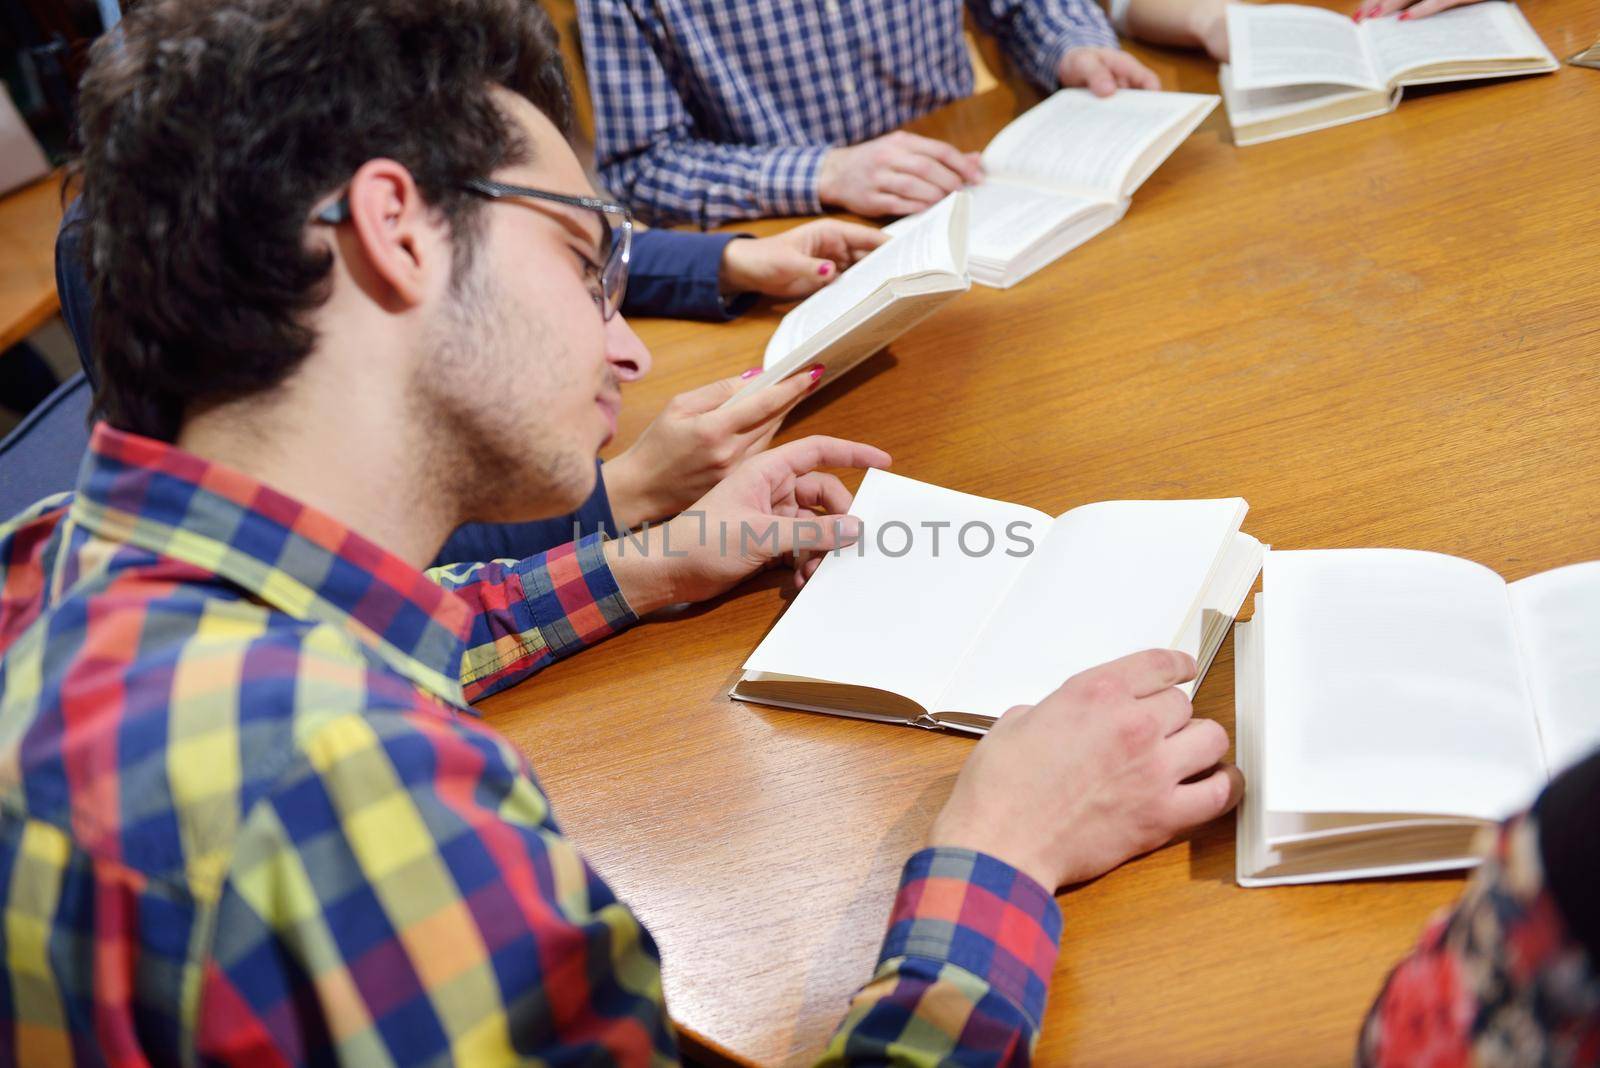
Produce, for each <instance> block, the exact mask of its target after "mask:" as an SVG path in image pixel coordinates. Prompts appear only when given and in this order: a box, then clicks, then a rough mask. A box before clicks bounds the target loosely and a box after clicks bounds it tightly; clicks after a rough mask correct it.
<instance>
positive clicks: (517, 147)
mask: <svg viewBox="0 0 1600 1068" xmlns="http://www.w3.org/2000/svg"><path fill="white" fill-rule="evenodd" d="M494 85H499V86H503V87H505V88H506V89H509V90H511V91H512V92H515V93H518V94H520V95H522V96H524V97H526V98H527V99H528V100H529V101H531V102H532V103H533V104H534V105H535V106H536V107H538V108H539V109H540V110H541V111H542V112H544V114H545V115H546V116H548V117H549V118H550V120H551V121H552V122H553V123H554V124H555V125H556V127H557V128H558V129H560V130H561V132H562V133H563V134H568V133H569V132H570V129H571V122H572V99H571V94H570V91H569V89H568V87H567V79H566V75H565V72H564V71H563V70H562V66H561V55H560V52H559V50H558V47H557V42H556V34H555V31H554V29H553V28H552V27H551V24H550V20H549V18H548V17H547V16H546V15H545V13H544V10H543V8H542V7H540V5H539V2H538V0H145V2H144V3H141V4H140V5H139V6H138V7H137V8H135V9H134V10H133V12H132V13H131V14H130V15H129V16H128V17H127V18H126V19H125V20H124V21H123V23H122V27H121V29H120V32H118V33H113V34H108V35H107V36H106V37H105V38H104V39H102V40H101V41H100V42H99V43H98V44H97V45H96V46H95V50H94V54H93V57H92V60H91V65H90V69H89V71H88V73H87V74H86V75H85V76H84V80H83V87H82V98H81V110H80V114H81V126H82V129H81V137H82V143H83V146H84V151H83V157H82V160H81V172H82V179H83V182H84V196H85V197H86V205H87V215H88V226H87V231H86V245H87V249H88V257H89V276H90V281H91V285H92V287H93V292H94V301H95V327H94V360H95V363H96V365H97V366H98V368H99V372H100V375H99V377H100V387H99V393H98V395H97V397H96V402H97V405H98V407H99V409H100V411H101V412H102V413H103V414H104V416H105V418H106V419H108V420H109V421H110V422H111V423H112V425H114V426H117V427H119V428H121V429H124V430H131V431H133V432H135V433H138V434H144V435H147V436H150V437H154V438H160V439H162V440H165V441H171V440H174V439H175V438H176V436H177V434H178V430H179V428H180V427H181V425H182V422H183V419H184V417H185V414H186V413H187V412H189V411H190V410H192V409H193V408H195V407H196V406H205V405H210V404H214V403H219V402H224V401H229V400H234V399H238V398H240V397H245V396H249V395H252V394H255V393H259V392H262V391H265V390H270V389H272V388H274V387H276V386H277V385H279V384H280V383H282V382H283V381H284V379H285V378H287V377H288V376H289V374H290V373H291V372H292V371H294V369H295V368H296V367H297V366H298V365H299V364H300V362H301V361H302V360H303V359H304V358H305V356H306V354H307V353H309V352H310V351H311V348H312V345H313V344H314V342H315V340H316V339H315V335H314V332H313V331H312V330H311V329H310V328H309V327H308V326H307V324H306V321H305V320H306V315H307V313H308V312H309V311H311V310H312V309H314V308H316V307H317V306H318V305H319V304H321V303H322V301H323V300H325V299H326V296H327V286H326V284H325V283H326V281H327V278H328V274H329V271H330V268H331V267H332V257H331V255H330V254H328V253H326V252H316V251H312V250H310V249H308V248H307V245H306V241H305V233H306V225H307V221H308V219H309V218H310V215H311V210H312V208H313V206H314V205H315V204H316V203H317V201H319V200H320V199H322V198H324V197H326V196H328V195H329V194H330V193H333V192H335V191H336V190H338V188H339V187H340V186H341V185H342V184H343V183H345V182H347V181H348V180H349V179H350V177H351V176H352V175H353V174H354V173H355V172H356V170H358V169H359V168H360V167H361V165H362V164H363V163H365V162H367V161H368V160H370V159H374V158H377V157H386V158H390V159H394V160H397V161H399V162H400V163H402V164H403V165H404V166H405V167H406V168H407V169H409V170H410V172H411V174H412V176H413V178H414V179H415V181H416V183H417V186H418V188H419V189H420V191H421V193H422V196H423V198H424V199H425V200H426V201H427V202H428V203H429V204H430V205H432V206H434V207H435V208H437V209H438V210H439V211H440V212H441V213H443V215H444V217H445V218H446V219H448V221H449V223H450V226H451V230H452V234H453V236H454V237H455V240H456V265H457V268H458V270H459V268H460V266H461V265H462V263H463V262H470V255H471V249H472V244H473V238H474V235H475V224H476V222H477V218H478V216H477V212H478V211H479V210H480V208H479V204H478V203H477V202H476V201H475V200H474V199H473V198H472V197H471V195H470V194H465V193H463V192H462V191H461V190H460V184H461V183H462V182H463V181H465V180H467V179H469V178H473V177H478V176H482V175H487V174H489V173H490V172H492V171H494V170H495V169H496V168H498V167H501V166H504V165H506V164H508V163H516V162H522V161H523V160H524V159H525V157H526V154H527V151H528V146H527V145H526V144H525V143H524V141H525V139H524V138H522V137H521V136H520V133H519V131H518V130H517V128H516V127H515V125H514V124H513V122H512V121H511V120H510V119H509V118H508V117H507V116H506V115H505V114H504V113H503V112H502V111H501V109H500V108H499V107H497V106H496V104H495V103H494V101H493V98H492V96H491V86H494Z"/></svg>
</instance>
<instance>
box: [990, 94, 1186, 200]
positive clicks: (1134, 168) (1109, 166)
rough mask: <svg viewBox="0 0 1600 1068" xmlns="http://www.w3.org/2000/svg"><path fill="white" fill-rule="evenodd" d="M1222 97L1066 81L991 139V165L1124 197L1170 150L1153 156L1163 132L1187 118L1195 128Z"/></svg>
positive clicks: (997, 171)
mask: <svg viewBox="0 0 1600 1068" xmlns="http://www.w3.org/2000/svg"><path fill="white" fill-rule="evenodd" d="M1216 102H1217V98H1216V97H1214V96H1202V95H1200V94H1196V93H1159V92H1142V91H1138V90H1131V89H1130V90H1122V91H1119V92H1116V93H1113V94H1112V95H1111V96H1108V97H1104V98H1102V97H1097V96H1095V95H1094V94H1093V93H1091V92H1089V91H1088V90H1087V89H1062V90H1060V91H1059V92H1057V93H1055V94H1054V95H1052V96H1051V97H1050V98H1049V99H1048V100H1046V101H1045V102H1044V103H1042V104H1040V105H1038V106H1037V107H1034V108H1031V109H1029V110H1028V112H1027V113H1026V114H1024V115H1023V116H1022V117H1021V118H1019V119H1017V120H1015V121H1014V122H1012V123H1011V124H1010V125H1009V126H1007V127H1006V128H1005V129H1003V130H1001V131H1000V133H999V134H997V135H996V136H995V139H994V140H993V141H990V142H989V147H988V148H986V149H984V151H983V165H984V169H985V170H986V171H987V172H988V173H989V174H990V175H992V176H993V177H996V178H1020V179H1022V180H1025V181H1030V182H1035V183H1046V184H1048V185H1049V186H1050V187H1051V188H1059V189H1061V190H1063V191H1069V192H1073V193H1076V194H1079V195H1081V196H1085V197H1091V198H1098V199H1102V200H1120V199H1122V198H1123V197H1125V196H1129V195H1131V194H1132V191H1133V188H1136V187H1137V186H1138V185H1139V184H1140V183H1141V182H1143V181H1144V179H1145V178H1147V177H1149V175H1150V172H1151V171H1153V170H1154V169H1155V167H1156V165H1157V164H1159V163H1160V162H1161V160H1162V159H1165V158H1166V154H1161V155H1159V156H1156V157H1155V158H1154V160H1153V161H1152V160H1151V159H1150V158H1148V157H1147V153H1148V152H1149V151H1150V150H1151V149H1152V148H1154V147H1155V146H1156V143H1157V142H1158V141H1160V140H1161V138H1162V137H1163V135H1166V134H1168V133H1169V132H1175V130H1176V129H1179V128H1182V127H1183V126H1184V125H1185V124H1186V123H1187V124H1188V126H1189V129H1191V130H1192V129H1193V128H1194V127H1195V126H1196V125H1198V124H1199V122H1200V121H1201V120H1202V119H1204V118H1205V116H1206V114H1208V113H1209V112H1210V110H1211V108H1212V107H1215V106H1216ZM1183 133H1184V134H1187V133H1188V130H1184V131H1183ZM1172 147H1173V148H1176V147H1177V142H1176V141H1174V143H1173V145H1172ZM1169 152H1170V149H1169ZM1141 172H1142V173H1141Z"/></svg>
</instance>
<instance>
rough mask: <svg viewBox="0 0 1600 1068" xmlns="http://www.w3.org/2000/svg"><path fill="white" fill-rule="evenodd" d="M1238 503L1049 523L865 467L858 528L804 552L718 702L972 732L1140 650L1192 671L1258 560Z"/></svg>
mask: <svg viewBox="0 0 1600 1068" xmlns="http://www.w3.org/2000/svg"><path fill="white" fill-rule="evenodd" d="M1246 507H1247V506H1246V504H1245V502H1244V501H1243V500H1240V499H1239V498H1237V497H1233V498H1227V499H1223V500H1203V501H1108V502H1104V503H1100V504H1087V505H1083V506H1081V507H1078V508H1074V509H1072V510H1071V511H1069V512H1066V513H1065V514H1063V515H1061V516H1059V517H1056V518H1054V519H1052V518H1051V517H1050V516H1048V515H1046V514H1045V513H1043V512H1040V511H1037V510H1035V509H1033V508H1026V507H1023V506H1022V505H1018V504H1007V503H1005V502H1003V501H994V500H989V499H987V498H984V497H976V496H973V495H971V494H967V493H958V492H956V491H954V490H949V489H943V488H941V487H938V486H930V485H927V484H926V483H922V482H915V481H912V480H911V479H908V478H902V477H900V476H898V475H892V474H889V473H887V472H884V471H869V472H867V475H866V477H865V478H864V479H863V480H862V483H861V489H860V491H859V492H858V493H857V494H856V498H855V503H854V504H853V505H852V506H851V509H850V512H851V514H852V515H854V516H857V517H859V518H860V519H861V520H862V522H863V524H864V531H865V533H864V536H863V538H862V539H861V541H860V542H858V543H857V545H856V546H855V547H853V548H850V549H846V550H844V551H843V552H842V553H841V554H839V555H837V556H834V555H830V556H829V557H827V558H826V559H825V560H824V561H823V562H822V566H821V567H820V568H818V569H817V572H816V574H815V575H813V576H812V577H811V580H810V581H809V582H807V583H806V586H805V588H804V589H803V590H801V592H800V594H799V595H798V596H797V597H796V598H795V600H794V603H793V604H792V605H790V606H789V609H788V611H786V612H785V613H784V615H783V617H782V618H781V619H779V620H778V622H777V624H776V625H775V626H774V627H773V628H772V630H771V631H770V632H769V633H768V634H767V636H766V638H765V639H763V641H762V642H761V645H760V646H759V647H758V648H757V649H756V651H755V652H754V653H752V654H751V656H750V659H749V660H747V661H746V662H745V665H744V668H745V671H744V676H743V677H742V678H741V679H740V680H739V682H738V683H737V685H735V686H734V688H733V690H732V696H734V697H736V698H739V699H741V700H748V701H755V702H759V703H762V704H772V705H779V706H784V707H789V708H799V709H803V710H806V711H813V712H830V713H834V714H837V715H844V716H856V717H860V718H864V719H875V720H886V721H890V722H899V723H908V724H915V725H918V726H923V727H951V728H955V729H957V730H964V731H971V732H974V733H982V732H983V731H985V730H987V729H988V728H989V727H990V726H992V725H993V723H994V722H995V720H996V719H998V718H999V717H1000V716H1001V715H1002V714H1003V713H1004V712H1005V711H1006V709H1008V708H1010V707H1012V706H1014V705H1019V704H1035V703H1037V702H1038V701H1039V700H1040V699H1042V698H1044V697H1045V696H1047V695H1048V694H1050V693H1051V691H1053V690H1055V689H1056V688H1057V687H1058V686H1060V685H1061V684H1062V683H1063V682H1065V681H1066V680H1067V679H1068V678H1069V677H1071V676H1072V675H1075V674H1077V673H1078V672H1080V671H1083V670H1085V669H1087V668H1091V667H1094V666H1096V665H1098V664H1102V663H1105V662H1106V661H1109V660H1115V659H1116V658H1118V657H1120V656H1124V655H1127V654H1128V653H1134V652H1138V651H1140V650H1142V649H1150V648H1168V649H1182V650H1185V651H1186V652H1189V653H1191V654H1193V655H1194V656H1195V658H1196V659H1197V660H1198V661H1199V663H1200V665H1201V671H1202V675H1203V674H1204V669H1205V667H1206V666H1207V665H1209V663H1210V661H1211V658H1212V656H1213V655H1214V654H1215V653H1216V650H1217V647H1218V646H1219V645H1221V644H1222V639H1223V638H1224V637H1225V636H1226V634H1227V631H1228V627H1229V625H1230V624H1231V623H1232V622H1233V617H1234V615H1235V614H1236V613H1237V612H1238V609H1239V606H1240V605H1241V604H1242V603H1243V602H1244V598H1245V595H1246V593H1248V591H1249V589H1250V586H1251V584H1252V583H1254V582H1255V577H1256V573H1257V572H1258V571H1259V570H1260V566H1261V551H1262V550H1261V545H1260V543H1259V542H1257V541H1256V540H1255V539H1254V538H1252V537H1250V536H1249V535H1248V534H1242V533H1240V531H1239V525H1240V523H1241V522H1242V521H1243V519H1244V515H1245V511H1246ZM1198 685H1199V680H1198V679H1197V680H1196V681H1195V682H1194V683H1192V684H1190V685H1189V686H1187V687H1186V690H1187V691H1188V692H1190V693H1193V689H1194V687H1195V686H1198Z"/></svg>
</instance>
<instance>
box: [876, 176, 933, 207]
mask: <svg viewBox="0 0 1600 1068" xmlns="http://www.w3.org/2000/svg"><path fill="white" fill-rule="evenodd" d="M879 188H880V189H882V190H883V191H884V192H885V193H889V194H891V195H893V196H897V197H899V198H900V199H901V200H905V201H908V202H909V203H912V204H915V205H916V206H917V210H918V211H921V210H922V209H924V208H931V207H933V205H935V204H937V203H939V201H941V200H943V199H944V196H945V194H944V190H943V189H940V188H939V187H938V186H936V185H934V184H933V183H932V182H928V181H925V180H923V179H921V178H918V177H917V176H916V175H914V174H908V173H907V172H905V171H894V172H893V173H891V174H887V175H885V176H884V178H883V181H882V182H881V183H880V184H879Z"/></svg>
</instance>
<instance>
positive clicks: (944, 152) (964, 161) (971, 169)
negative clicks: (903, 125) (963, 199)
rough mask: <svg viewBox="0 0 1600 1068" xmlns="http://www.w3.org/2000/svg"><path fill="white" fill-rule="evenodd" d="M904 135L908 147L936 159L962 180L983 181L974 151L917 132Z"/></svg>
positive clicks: (981, 170) (981, 167)
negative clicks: (967, 150)
mask: <svg viewBox="0 0 1600 1068" xmlns="http://www.w3.org/2000/svg"><path fill="white" fill-rule="evenodd" d="M906 137H907V138H908V139H909V141H908V145H909V147H911V148H912V149H914V150H915V151H917V152H920V153H921V154H922V155H924V156H928V157H930V158H931V159H935V160H938V161H939V163H941V164H943V165H944V166H945V167H948V168H949V169H950V170H951V171H953V172H954V173H955V174H956V175H957V176H958V177H960V178H961V179H962V180H964V181H966V182H971V183H974V184H976V183H978V182H981V181H983V164H981V163H979V162H978V156H977V154H976V153H974V152H963V151H961V150H960V149H958V148H956V147H955V146H954V145H952V144H948V143H946V142H944V141H937V140H934V139H933V138H931V137H922V136H920V135H918V134H907V135H906ZM957 188H959V187H957Z"/></svg>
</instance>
